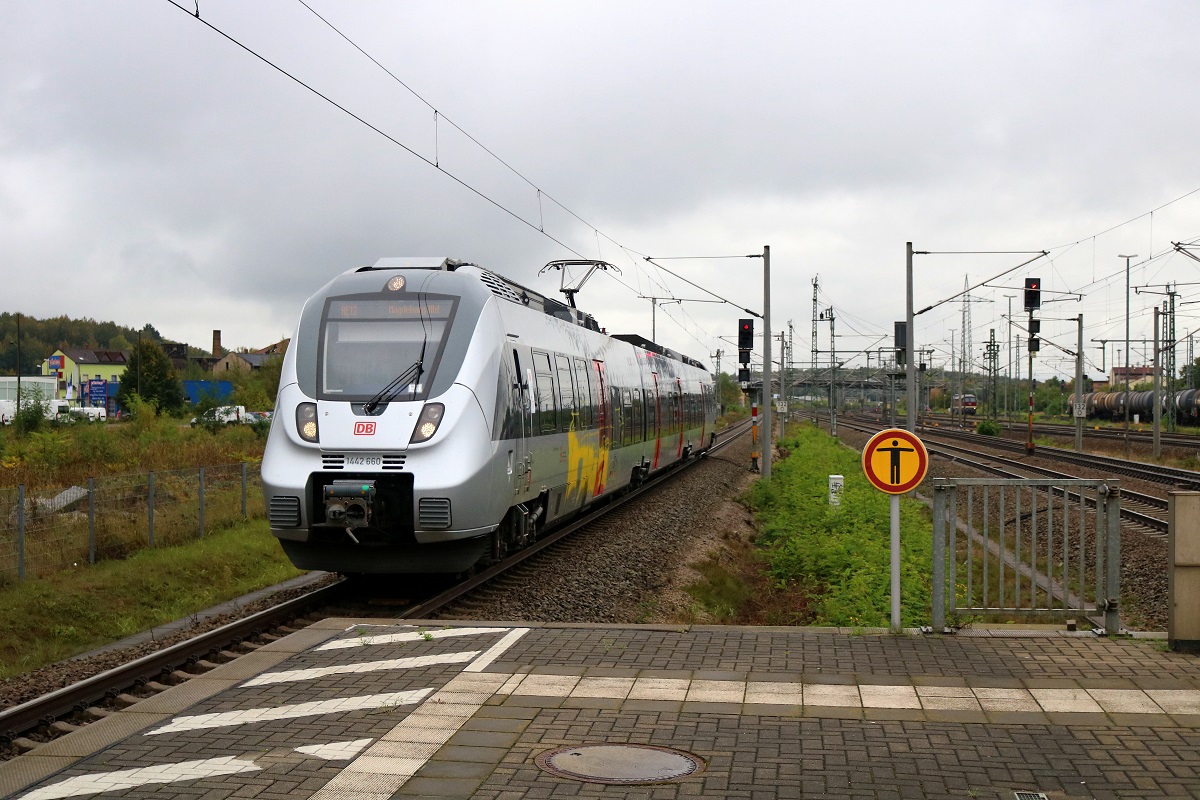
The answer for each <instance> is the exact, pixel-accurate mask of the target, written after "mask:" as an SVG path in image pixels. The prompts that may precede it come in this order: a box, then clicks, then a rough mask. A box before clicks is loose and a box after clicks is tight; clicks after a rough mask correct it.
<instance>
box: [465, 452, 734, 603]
mask: <svg viewBox="0 0 1200 800" xmlns="http://www.w3.org/2000/svg"><path fill="white" fill-rule="evenodd" d="M749 465H750V442H749V437H748V436H743V437H741V438H740V439H739V440H738V441H737V442H735V443H733V444H731V445H730V446H728V447H726V448H725V449H723V450H721V451H720V452H719V453H716V454H714V455H712V456H710V457H708V458H705V459H702V461H701V463H699V464H697V465H696V466H694V467H692V468H690V469H689V470H687V472H685V473H684V474H683V475H681V476H678V477H677V478H676V479H674V480H671V481H669V482H668V483H666V484H665V485H663V486H661V487H658V488H657V489H654V490H653V491H651V492H650V493H648V494H647V495H645V496H643V497H642V498H640V499H639V500H637V501H636V502H634V503H631V504H629V505H627V506H625V507H623V508H620V509H617V510H615V511H613V512H611V513H610V514H608V515H607V516H605V517H603V518H602V519H600V520H597V521H596V522H595V523H594V524H593V525H590V526H588V527H587V528H585V529H583V530H581V531H579V532H577V533H576V534H574V535H572V536H571V537H569V539H568V540H567V544H566V546H564V547H555V548H551V549H550V550H548V551H547V552H545V553H541V554H539V555H538V556H536V557H534V558H532V559H530V561H528V562H526V563H525V564H523V565H522V566H521V568H519V569H518V570H517V571H515V572H514V573H510V574H509V575H506V576H505V577H504V578H503V579H501V580H500V581H498V582H495V583H493V584H490V585H489V586H487V587H484V589H483V590H482V591H481V592H479V593H476V594H475V595H473V596H472V597H470V598H469V599H468V600H467V601H466V602H463V603H459V604H458V605H456V606H455V607H454V608H452V609H450V610H447V611H446V612H443V614H442V617H443V618H445V619H492V620H511V621H526V622H576V623H580V622H581V623H608V624H628V623H637V622H644V621H646V618H647V615H648V614H649V613H651V611H652V610H653V608H654V606H655V604H656V602H657V599H658V596H659V595H660V594H661V593H662V592H663V591H664V590H666V589H667V588H668V587H669V586H670V585H671V582H672V578H673V576H674V575H676V574H677V572H678V571H679V570H680V569H682V568H684V567H685V566H686V564H687V563H688V562H689V561H690V560H692V559H694V558H697V557H699V558H702V557H703V556H704V552H703V551H704V549H705V548H706V547H707V544H704V543H705V542H707V541H708V540H709V539H710V538H711V534H712V530H711V529H712V528H713V520H714V519H716V518H717V517H719V516H720V511H721V507H722V505H723V504H724V503H726V502H727V501H728V500H729V499H730V498H731V497H732V496H735V495H736V494H737V493H738V492H740V491H741V489H742V487H743V486H744V485H745V484H746V482H747V479H748V478H750V477H751V473H750V472H749Z"/></svg>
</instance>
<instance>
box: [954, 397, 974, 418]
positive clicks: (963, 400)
mask: <svg viewBox="0 0 1200 800" xmlns="http://www.w3.org/2000/svg"><path fill="white" fill-rule="evenodd" d="M978 406H979V402H978V401H977V400H976V399H975V395H973V394H956V395H954V396H953V397H952V398H950V415H951V416H956V417H957V416H964V417H973V416H975V411H976V409H977V408H978Z"/></svg>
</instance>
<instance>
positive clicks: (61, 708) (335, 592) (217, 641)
mask: <svg viewBox="0 0 1200 800" xmlns="http://www.w3.org/2000/svg"><path fill="white" fill-rule="evenodd" d="M750 426H751V420H745V421H744V422H740V423H737V424H736V425H734V426H732V427H730V428H728V429H727V430H726V431H724V432H723V436H724V438H723V439H722V440H721V441H719V442H718V443H716V444H714V445H713V446H712V447H711V448H710V449H709V450H707V451H706V452H705V453H703V454H701V455H700V456H698V457H696V458H695V459H691V460H689V461H688V462H686V463H684V464H682V465H679V466H677V467H675V468H672V469H668V470H666V471H664V472H663V473H661V474H660V475H658V476H656V477H655V478H654V479H653V480H651V481H649V482H647V483H645V484H643V485H642V486H641V487H639V488H638V489H637V490H635V491H634V492H631V493H629V494H628V495H626V496H625V497H624V498H621V500H620V501H616V502H610V503H607V504H606V505H605V506H603V507H602V508H600V509H598V510H597V511H596V512H595V513H593V514H590V515H588V516H587V517H585V518H583V519H580V520H578V521H577V522H575V523H572V524H571V525H569V526H567V527H565V528H562V529H559V530H557V531H555V532H554V533H553V534H551V536H548V537H547V538H546V539H544V540H543V541H541V542H538V543H537V544H535V545H533V546H531V547H528V548H525V549H524V550H521V551H519V552H518V553H516V554H514V557H513V558H512V559H507V560H505V561H504V562H501V563H500V564H497V565H495V566H494V567H492V568H489V569H488V570H485V571H484V572H482V573H480V574H479V575H477V576H475V577H474V578H472V579H470V580H469V581H467V582H466V583H464V584H460V585H459V586H458V587H455V588H454V589H451V590H449V591H447V592H444V593H443V594H441V595H438V596H437V597H435V598H433V599H431V600H428V601H425V602H423V603H422V604H420V605H418V606H416V607H415V608H414V609H410V610H409V612H408V613H407V615H408V616H412V613H413V612H414V611H419V610H423V609H434V608H436V607H439V606H440V605H445V604H447V603H449V602H452V601H453V600H454V599H457V598H458V597H460V596H462V595H463V594H466V593H467V592H468V591H470V590H471V589H473V588H475V587H476V586H478V585H480V584H481V583H483V582H485V581H486V580H487V579H490V578H491V577H494V575H496V574H499V572H502V571H503V569H497V568H499V567H504V568H505V569H507V568H510V567H512V566H515V565H516V564H518V563H520V562H521V561H523V560H525V559H526V558H528V557H529V556H531V555H534V554H535V553H537V552H538V551H540V550H542V549H544V548H545V547H547V546H549V545H550V544H552V543H553V542H555V541H557V540H559V539H561V538H562V537H564V536H566V535H567V534H568V533H570V532H572V531H574V530H577V529H578V528H581V527H583V526H584V525H587V524H590V523H592V522H595V521H596V520H597V519H599V518H600V517H601V516H603V515H604V514H607V513H608V512H609V511H611V510H613V509H615V508H618V507H620V506H622V505H624V503H625V502H628V501H630V500H632V499H634V498H636V497H640V496H641V495H642V494H644V493H645V492H648V491H650V490H651V489H653V488H655V487H657V486H659V485H660V484H662V483H663V482H665V481H666V480H668V479H670V478H672V477H674V476H676V475H678V474H680V473H681V472H682V471H683V470H684V469H687V468H688V467H690V466H693V465H694V464H696V463H699V462H700V461H702V460H703V458H704V456H706V455H708V454H711V453H714V452H717V451H719V450H721V449H722V448H724V447H726V446H728V445H729V444H730V443H732V442H733V441H734V440H736V439H737V438H738V437H739V436H742V435H744V434H745V433H747V432H748V431H749V430H750ZM350 586H351V582H349V581H345V580H343V581H341V582H339V583H336V584H332V585H329V586H325V587H322V588H320V589H316V590H314V591H312V592H308V593H306V594H304V595H301V596H299V597H296V598H293V599H291V600H288V601H286V602H284V603H281V604H279V605H277V606H273V607H271V608H268V609H264V610H263V611H260V612H258V613H256V614H252V615H250V616H248V617H245V618H244V619H240V620H235V621H234V622H231V623H229V624H227V625H223V626H221V627H219V628H215V629H213V630H211V631H207V632H205V633H202V634H199V635H198V636H195V637H192V638H189V639H187V640H185V641H182V642H179V643H177V644H174V645H171V646H170V647H165V648H163V649H162V650H158V651H156V652H154V653H149V654H147V655H145V656H142V657H141V658H138V659H136V660H134V661H131V662H129V663H128V664H122V665H120V666H117V667H113V668H112V669H110V670H106V671H105V672H101V673H99V674H98V675H94V676H92V677H90V678H86V679H84V680H82V681H79V682H78V683H75V684H72V685H71V686H65V687H63V688H61V689H57V690H55V691H53V692H50V693H49V694H45V695H42V696H41V697H36V698H34V699H32V700H29V701H27V702H24V703H21V704H19V705H16V706H13V707H11V708H7V709H4V710H2V711H0V741H7V742H11V741H12V740H13V739H16V738H17V737H18V736H20V735H21V734H22V733H25V732H26V731H30V730H32V729H34V728H36V727H37V726H39V725H42V724H49V723H51V722H53V721H55V720H56V719H59V718H61V717H64V716H68V715H70V714H73V713H77V712H81V711H83V710H85V709H86V708H88V707H89V706H92V705H94V704H96V703H97V702H100V701H102V700H104V699H105V698H107V697H111V696H115V695H116V694H117V693H119V692H121V691H124V690H125V689H128V688H129V687H132V686H136V685H138V684H144V683H147V682H149V681H151V680H153V679H154V678H155V677H156V676H159V675H163V674H166V673H170V672H172V671H174V670H176V669H179V668H180V667H182V666H184V665H186V664H189V663H194V662H195V661H197V660H199V659H200V658H202V657H203V656H205V655H207V654H209V653H213V652H217V651H219V650H222V649H224V648H225V647H228V646H230V645H232V644H234V643H236V642H239V641H242V640H245V639H248V638H251V637H253V636H255V635H257V634H259V633H262V632H263V631H264V630H266V629H269V628H271V627H274V626H276V625H279V624H281V623H282V622H284V621H286V620H288V619H292V618H294V617H296V616H298V615H299V614H300V613H301V612H303V611H306V610H308V609H309V608H311V607H312V606H317V605H324V604H328V603H330V602H333V601H334V600H336V599H338V598H339V597H340V596H341V595H342V594H344V593H345V592H346V591H347V590H348V589H349V588H350ZM451 595H453V596H451ZM424 613H428V611H425V612H424Z"/></svg>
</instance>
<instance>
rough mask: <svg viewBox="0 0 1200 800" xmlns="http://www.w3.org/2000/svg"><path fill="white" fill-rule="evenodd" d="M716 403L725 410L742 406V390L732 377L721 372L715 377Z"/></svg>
mask: <svg viewBox="0 0 1200 800" xmlns="http://www.w3.org/2000/svg"><path fill="white" fill-rule="evenodd" d="M717 402H718V403H720V404H721V405H723V406H725V407H726V408H732V407H734V406H740V405H741V404H742V390H741V387H739V386H738V384H737V381H735V380H734V379H733V376H732V375H729V374H728V373H725V372H722V373H720V374H719V375H717Z"/></svg>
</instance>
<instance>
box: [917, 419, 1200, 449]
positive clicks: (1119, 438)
mask: <svg viewBox="0 0 1200 800" xmlns="http://www.w3.org/2000/svg"><path fill="white" fill-rule="evenodd" d="M967 419H968V422H969V423H971V424H973V423H975V422H977V421H979V420H982V419H983V417H975V418H971V417H968V418H967ZM924 421H925V423H926V424H929V423H930V422H937V423H938V424H939V425H955V424H959V421H958V418H957V417H950V416H948V415H944V414H937V415H926V416H925V417H924ZM997 422H998V424H999V425H1000V427H1001V428H1003V429H1004V430H1005V431H1008V432H1011V433H1023V432H1025V431H1027V430H1028V429H1029V425H1028V423H1026V422H1020V421H1016V422H1013V421H999V420H997ZM1142 424H1143V425H1144V424H1145V423H1142ZM1033 432H1034V434H1035V435H1041V436H1062V437H1064V438H1065V437H1074V436H1075V425H1074V424H1072V423H1069V422H1065V423H1060V422H1035V423H1033ZM1153 436H1154V434H1153V433H1152V432H1151V431H1147V430H1137V429H1132V428H1131V429H1130V431H1129V440H1130V441H1131V442H1133V443H1135V444H1139V445H1145V446H1149V445H1150V444H1151V442H1152V441H1153ZM1083 437H1084V441H1088V440H1092V441H1097V440H1100V441H1112V442H1124V441H1125V430H1124V428H1114V427H1109V426H1108V425H1097V424H1096V421H1095V420H1089V421H1086V422H1084V426H1083ZM1159 441H1160V442H1161V444H1162V446H1163V447H1179V448H1184V449H1193V450H1194V449H1200V435H1198V434H1195V433H1168V432H1166V431H1162V432H1161V433H1160V434H1159Z"/></svg>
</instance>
